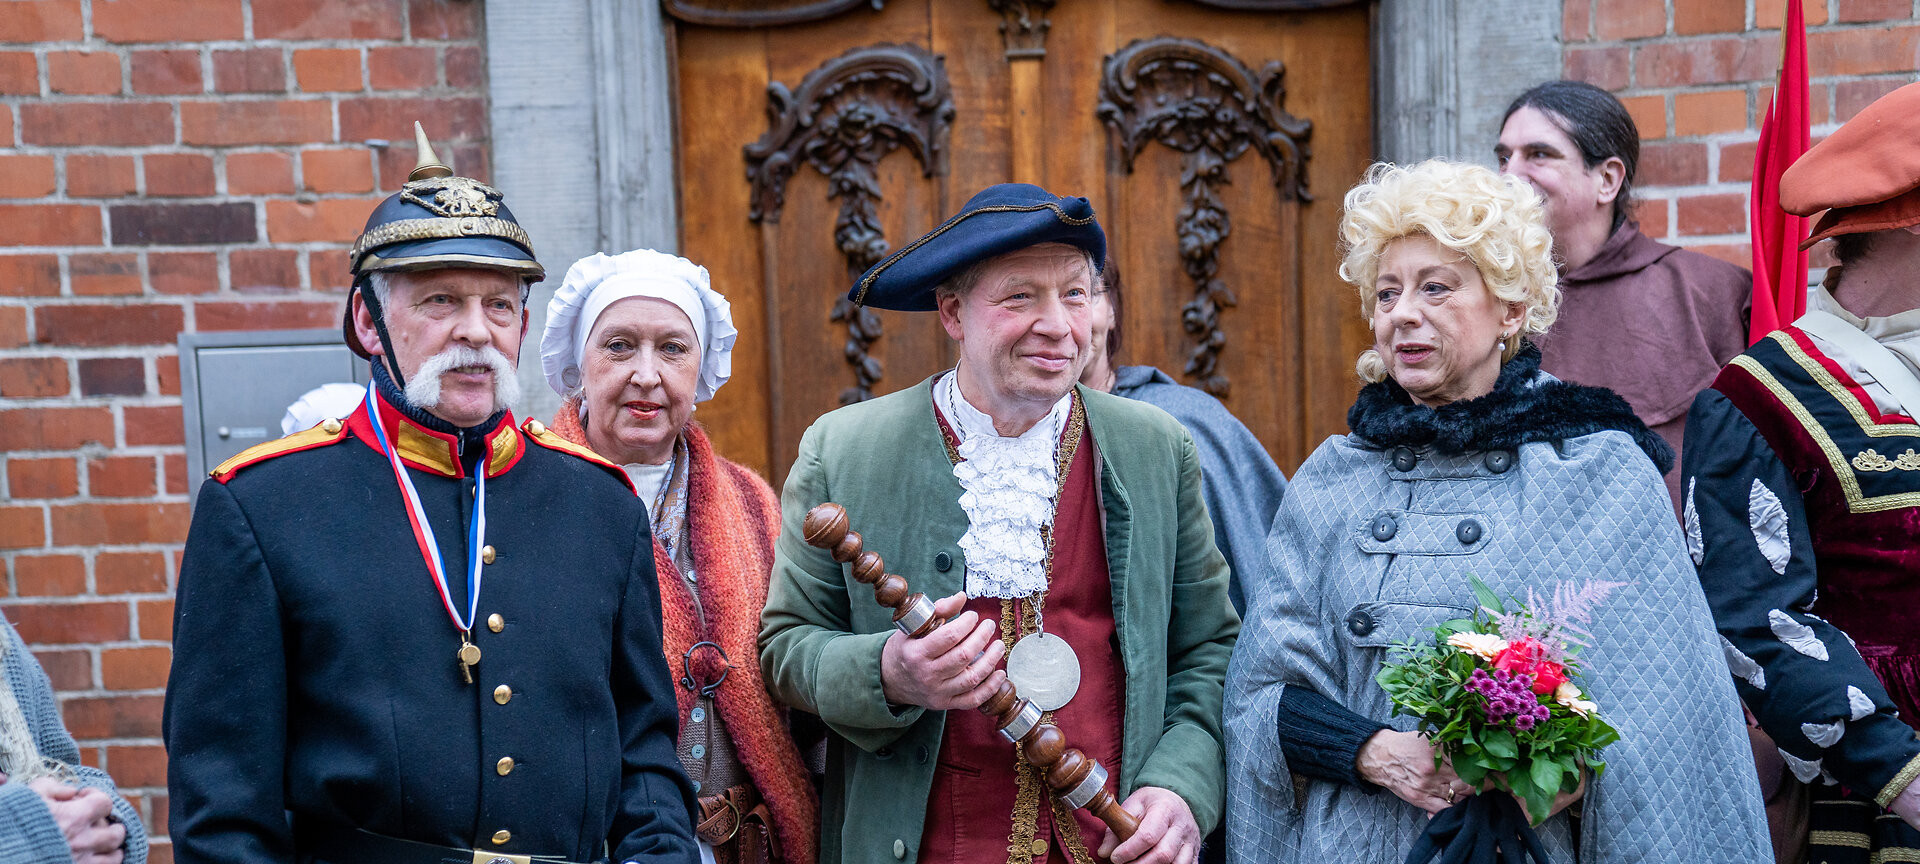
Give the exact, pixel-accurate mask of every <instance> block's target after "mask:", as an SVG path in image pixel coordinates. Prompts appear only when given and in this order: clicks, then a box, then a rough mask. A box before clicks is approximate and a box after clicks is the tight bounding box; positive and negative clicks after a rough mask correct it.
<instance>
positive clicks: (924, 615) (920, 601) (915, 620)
mask: <svg viewBox="0 0 1920 864" xmlns="http://www.w3.org/2000/svg"><path fill="white" fill-rule="evenodd" d="M932 620H933V601H932V600H928V599H927V595H925V594H915V595H913V600H912V602H910V603H908V605H907V608H906V609H904V610H901V612H900V617H898V618H895V619H893V626H895V627H897V628H899V629H900V632H902V633H905V634H907V635H908V636H912V635H913V634H915V633H917V632H919V631H920V628H922V627H925V626H927V622H929V621H932Z"/></svg>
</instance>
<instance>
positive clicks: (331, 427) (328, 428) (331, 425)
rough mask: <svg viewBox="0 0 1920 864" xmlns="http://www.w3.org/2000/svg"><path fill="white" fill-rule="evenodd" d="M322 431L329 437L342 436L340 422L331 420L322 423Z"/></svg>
mask: <svg viewBox="0 0 1920 864" xmlns="http://www.w3.org/2000/svg"><path fill="white" fill-rule="evenodd" d="M320 431H322V432H325V433H327V434H328V435H338V434H340V421H338V420H331V419H330V420H328V421H326V422H325V423H321V424H320Z"/></svg>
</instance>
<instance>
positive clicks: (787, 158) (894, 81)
mask: <svg viewBox="0 0 1920 864" xmlns="http://www.w3.org/2000/svg"><path fill="white" fill-rule="evenodd" d="M767 120H768V129H767V133H766V134H765V135H762V136H761V137H760V140H758V141H755V142H754V143H752V144H749V145H747V147H746V158H747V180H748V181H749V182H750V183H752V184H753V203H752V206H751V210H750V211H749V213H748V217H749V218H751V219H752V220H753V221H755V222H779V221H780V211H781V209H782V207H783V206H784V205H785V203H786V191H787V180H789V179H790V178H792V177H793V172H794V170H795V169H796V168H797V166H798V165H799V164H801V163H802V162H804V163H806V164H809V165H812V166H813V167H814V168H815V169H817V170H819V171H820V173H822V174H825V175H826V176H827V180H828V184H829V191H828V193H827V194H828V195H829V197H832V198H835V199H838V200H839V202H840V215H839V218H837V219H836V220H834V225H833V239H834V243H835V245H837V246H838V247H839V249H840V254H842V255H844V256H845V257H846V261H847V284H852V283H853V282H854V281H855V280H857V279H859V278H860V274H862V273H865V272H866V271H867V268H868V267H871V266H873V264H874V262H876V261H879V260H880V259H882V258H884V257H886V255H887V252H888V251H889V247H888V244H887V240H886V237H884V236H882V234H881V230H880V219H879V215H878V213H877V211H876V209H875V202H877V201H879V200H880V181H879V177H878V173H877V169H878V166H879V165H880V160H881V159H884V158H886V156H887V154H888V153H891V152H893V151H894V150H896V149H900V148H905V149H906V150H907V152H909V153H911V154H913V157H914V158H915V159H917V160H919V162H920V166H921V169H922V173H923V174H924V175H925V176H927V177H932V176H934V175H936V174H940V173H943V172H944V171H946V148H947V139H948V137H949V133H950V131H951V129H952V125H953V94H952V92H951V91H950V90H949V89H948V86H947V70H946V64H945V62H944V61H943V60H942V58H941V57H939V56H938V55H935V54H931V53H928V52H927V51H926V50H925V49H922V48H919V47H917V46H913V45H873V46H869V47H865V48H855V49H853V50H851V51H848V52H846V53H845V54H842V55H840V56H839V57H836V58H834V59H832V60H829V61H827V62H826V63H824V64H821V65H820V66H819V67H818V68H816V69H814V70H813V71H812V72H808V73H807V76H806V77H805V78H803V79H801V81H800V89H799V90H797V91H789V90H788V89H787V86H786V85H785V84H782V83H780V82H778V81H775V82H773V83H771V84H768V85H767ZM769 287H772V286H769ZM832 320H834V321H836V322H844V323H845V324H846V326H847V346H846V358H847V364H848V365H850V366H852V367H853V370H854V379H855V384H854V386H852V387H849V388H847V389H846V390H843V391H841V394H840V403H841V404H843V405H845V404H850V403H853V402H859V401H861V400H865V399H870V398H872V397H873V386H874V384H875V383H877V382H878V381H879V380H880V376H881V372H882V370H881V365H880V361H879V359H878V358H876V357H874V356H872V354H871V350H872V348H873V344H874V342H876V341H878V340H879V338H880V335H881V332H880V316H878V315H877V314H875V313H874V311H873V310H871V309H868V308H866V307H864V306H856V305H854V304H853V303H852V302H851V301H849V300H848V299H847V298H846V296H845V295H844V294H842V295H841V296H840V297H839V298H838V299H837V300H836V301H835V302H834V305H833V316H832Z"/></svg>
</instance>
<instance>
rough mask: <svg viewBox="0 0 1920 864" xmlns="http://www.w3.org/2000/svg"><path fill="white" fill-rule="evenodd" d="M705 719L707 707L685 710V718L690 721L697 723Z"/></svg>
mask: <svg viewBox="0 0 1920 864" xmlns="http://www.w3.org/2000/svg"><path fill="white" fill-rule="evenodd" d="M705 719H707V709H705V708H695V709H693V710H692V711H688V712H687V720H688V721H690V722H693V723H699V722H701V721H702V720H705Z"/></svg>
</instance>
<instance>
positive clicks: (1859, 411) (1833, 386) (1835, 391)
mask: <svg viewBox="0 0 1920 864" xmlns="http://www.w3.org/2000/svg"><path fill="white" fill-rule="evenodd" d="M1767 338H1768V339H1772V340H1773V341H1774V342H1775V343H1777V344H1779V346H1780V347H1781V349H1782V350H1784V351H1786V352H1787V358H1788V359H1790V360H1792V361H1793V362H1794V363H1795V364H1797V365H1799V367H1800V368H1802V369H1805V370H1806V371H1807V374H1808V375H1809V376H1812V378H1813V383H1815V384H1818V385H1820V389H1822V390H1825V391H1827V394H1828V395H1830V396H1832V397H1833V398H1834V400H1835V401H1838V402H1839V403H1840V407H1842V408H1845V409H1847V413H1848V414H1851V415H1853V422H1855V423H1858V424H1860V431H1862V432H1865V433H1867V434H1868V435H1871V436H1873V437H1875V438H1886V437H1889V436H1895V435H1920V425H1916V424H1913V423H1875V422H1873V418H1872V417H1869V416H1867V410H1866V409H1865V408H1864V407H1862V406H1861V405H1860V399H1859V397H1857V396H1855V395H1853V392H1852V391H1850V390H1848V389H1847V387H1846V385H1844V384H1841V383H1840V379H1838V378H1835V377H1833V373H1832V372H1829V371H1827V367H1825V366H1822V365H1820V361H1818V360H1815V359H1814V358H1813V355H1811V354H1808V353H1807V349H1805V348H1802V347H1800V343H1798V342H1795V341H1794V340H1793V337H1792V336H1789V335H1787V333H1786V331H1784V330H1775V331H1773V332H1772V333H1769V334H1767Z"/></svg>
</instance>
